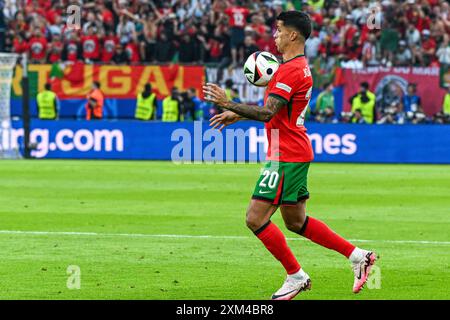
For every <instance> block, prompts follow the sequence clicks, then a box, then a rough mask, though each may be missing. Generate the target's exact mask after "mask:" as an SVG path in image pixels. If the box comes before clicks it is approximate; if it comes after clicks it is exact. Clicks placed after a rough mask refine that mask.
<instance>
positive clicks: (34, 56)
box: [28, 29, 47, 63]
mask: <svg viewBox="0 0 450 320" xmlns="http://www.w3.org/2000/svg"><path fill="white" fill-rule="evenodd" d="M28 43H29V49H30V59H31V62H32V63H45V60H46V58H47V39H45V38H44V37H43V35H42V32H41V30H40V29H36V30H34V36H33V37H32V38H31V39H30V41H29V42H28Z"/></svg>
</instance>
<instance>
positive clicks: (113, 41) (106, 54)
mask: <svg viewBox="0 0 450 320" xmlns="http://www.w3.org/2000/svg"><path fill="white" fill-rule="evenodd" d="M118 44H119V37H117V36H116V35H115V34H114V30H112V29H108V30H107V32H106V36H105V37H104V38H103V48H102V56H101V61H102V62H110V61H111V59H112V57H113V56H114V52H115V49H116V46H117V45H118Z"/></svg>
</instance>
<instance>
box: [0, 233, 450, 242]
mask: <svg viewBox="0 0 450 320" xmlns="http://www.w3.org/2000/svg"><path fill="white" fill-rule="evenodd" d="M0 234H10V235H12V234H24V235H44V236H54V235H59V236H91V237H130V238H186V239H189V238H194V239H221V240H224V239H236V240H248V239H251V237H248V236H213V235H187V234H143V233H97V232H66V231H21V230H0ZM286 239H287V240H292V241H309V240H308V239H305V238H300V237H299V238H286ZM349 241H350V242H372V243H393V244H424V245H427V244H429V245H450V241H428V240H364V239H349Z"/></svg>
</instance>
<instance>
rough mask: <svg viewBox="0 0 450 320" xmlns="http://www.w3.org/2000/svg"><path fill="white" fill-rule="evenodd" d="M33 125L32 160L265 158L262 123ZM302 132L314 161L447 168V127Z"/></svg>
mask: <svg viewBox="0 0 450 320" xmlns="http://www.w3.org/2000/svg"><path fill="white" fill-rule="evenodd" d="M31 127H32V132H31V141H35V142H36V145H37V147H36V149H35V150H34V151H33V152H32V155H33V156H34V157H36V158H73V159H146V160H173V161H187V162H189V161H201V160H205V161H219V162H222V161H263V160H264V159H265V152H266V150H267V139H266V137H265V131H264V126H263V124H262V123H259V122H254V121H243V122H240V123H236V124H234V125H232V126H230V127H227V129H225V130H223V132H219V131H218V130H213V129H211V128H210V127H209V125H208V123H207V122H181V123H162V122H140V121H131V120H130V121H125V120H122V121H69V120H66V121H63V120H60V121H39V120H33V121H32V125H31ZM307 128H308V135H309V138H310V140H311V142H312V146H313V149H314V154H315V161H317V162H366V163H450V126H448V125H447V126H446V125H402V126H397V125H356V124H309V125H307ZM0 130H2V131H3V133H2V134H3V137H6V136H8V137H9V138H10V139H9V140H10V145H11V146H15V145H16V146H17V145H20V142H21V139H22V137H23V129H22V128H21V122H20V121H14V122H13V128H12V129H7V128H0ZM6 131H9V132H7V133H6ZM3 140H4V141H7V140H8V139H5V138H4V139H3ZM2 147H3V148H5V147H7V146H2Z"/></svg>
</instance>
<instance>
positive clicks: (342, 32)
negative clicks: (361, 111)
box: [0, 0, 450, 67]
mask: <svg viewBox="0 0 450 320" xmlns="http://www.w3.org/2000/svg"><path fill="white" fill-rule="evenodd" d="M71 5H77V6H79V8H80V10H78V12H79V13H80V20H79V21H78V20H77V19H75V18H74V16H72V14H73V13H76V12H77V10H75V9H74V10H72V11H71V10H67V9H68V8H69V7H70V6H71ZM289 9H300V10H304V11H306V12H308V13H309V14H310V16H311V18H312V20H313V24H314V31H313V33H312V35H311V38H310V39H309V40H308V42H307V56H308V58H309V59H310V60H314V59H316V58H321V59H325V60H326V64H328V65H334V63H335V62H336V61H338V62H339V63H341V64H342V65H343V66H345V67H359V66H377V65H384V66H392V65H397V66H408V65H416V66H431V65H438V64H440V63H445V64H450V47H449V33H450V6H449V3H448V1H444V0H407V1H395V0H383V1H369V0H342V1H336V0H303V1H301V0H290V1H287V0H274V1H263V0H130V1H126V0H83V1H81V0H52V1H49V0H0V33H3V34H2V36H0V39H2V41H1V42H2V43H0V51H3V49H5V50H7V51H14V52H20V53H21V52H29V53H30V58H31V59H32V60H33V61H35V62H55V61H58V60H77V59H81V60H84V61H85V62H88V63H89V62H103V63H117V64H121V63H126V64H129V63H142V62H148V63H157V62H160V63H165V62H170V61H174V60H175V61H178V62H181V63H205V62H214V63H222V64H224V65H228V64H239V63H242V61H243V60H244V58H245V57H246V56H247V54H248V53H250V52H252V51H254V50H257V49H259V50H265V51H271V52H273V53H277V52H276V48H275V46H274V42H273V38H272V35H273V32H274V24H275V18H276V16H277V15H278V13H280V12H281V11H283V10H289Z"/></svg>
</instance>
